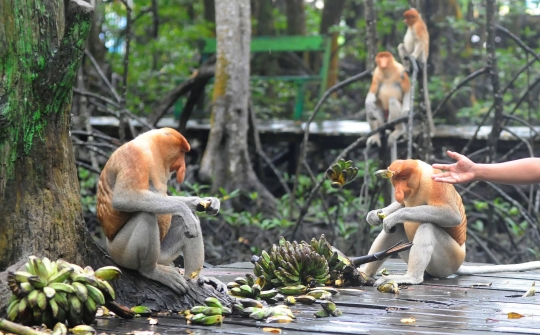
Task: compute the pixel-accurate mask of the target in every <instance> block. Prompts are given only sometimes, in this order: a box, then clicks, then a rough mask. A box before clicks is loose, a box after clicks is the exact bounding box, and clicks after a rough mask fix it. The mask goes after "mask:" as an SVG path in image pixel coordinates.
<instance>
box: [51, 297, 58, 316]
mask: <svg viewBox="0 0 540 335" xmlns="http://www.w3.org/2000/svg"><path fill="white" fill-rule="evenodd" d="M49 306H50V307H51V312H52V316H53V317H56V316H57V315H58V304H57V303H56V301H54V299H51V300H49Z"/></svg>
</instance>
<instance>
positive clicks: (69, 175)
mask: <svg viewBox="0 0 540 335" xmlns="http://www.w3.org/2000/svg"><path fill="white" fill-rule="evenodd" d="M0 6H1V8H2V10H1V12H2V15H1V16H0V26H1V27H4V29H5V32H3V33H0V44H1V45H3V46H6V48H2V50H3V51H2V53H1V54H0V59H1V68H0V75H1V78H3V80H2V82H1V85H2V88H1V89H0V92H1V93H2V94H3V98H2V99H3V101H2V103H0V115H2V116H3V117H5V118H6V119H7V121H8V122H7V125H6V126H5V127H4V128H3V131H4V132H5V137H4V138H2V141H1V142H0V213H2V215H0V270H5V269H6V268H7V267H8V265H10V264H13V263H16V262H18V261H19V260H20V259H21V258H23V257H26V256H28V255H31V254H36V255H43V254H44V253H47V255H48V256H49V257H52V258H59V257H63V258H66V259H69V260H70V261H74V262H79V263H80V262H82V260H83V259H84V258H86V257H87V256H88V255H87V252H88V249H87V248H86V246H85V243H86V242H87V240H85V238H84V230H85V227H84V221H83V217H82V209H81V203H80V197H79V187H78V180H77V174H76V169H75V162H74V156H73V148H72V146H71V140H70V137H69V123H70V117H69V113H70V109H71V99H72V93H71V87H72V85H73V83H74V82H75V79H76V77H77V70H78V68H79V65H80V61H81V58H82V55H83V53H84V46H85V44H86V38H87V36H88V33H89V31H90V26H91V22H92V15H93V9H92V7H91V6H90V4H88V3H87V2H84V1H82V0H71V1H70V2H69V8H68V10H67V12H66V13H65V12H64V11H65V9H64V6H63V5H61V6H59V2H58V1H52V0H36V2H35V6H36V8H41V9H42V10H40V11H38V10H35V8H33V7H32V6H28V5H27V4H26V3H24V2H22V1H17V0H16V1H10V0H2V1H1V2H0ZM66 21H67V22H66ZM64 22H65V24H64ZM75 46H77V47H75ZM1 300H2V299H0V301H1ZM4 301H5V300H4Z"/></svg>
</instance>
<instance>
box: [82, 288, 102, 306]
mask: <svg viewBox="0 0 540 335" xmlns="http://www.w3.org/2000/svg"><path fill="white" fill-rule="evenodd" d="M86 289H87V291H88V296H89V297H91V298H92V299H94V301H95V302H96V303H98V304H100V305H105V296H104V295H103V293H102V292H101V291H100V290H99V289H98V288H96V287H94V286H92V285H86Z"/></svg>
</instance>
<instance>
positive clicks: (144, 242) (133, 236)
mask: <svg viewBox="0 0 540 335" xmlns="http://www.w3.org/2000/svg"><path fill="white" fill-rule="evenodd" d="M189 150H190V146H189V143H188V141H187V140H186V139H185V138H184V136H182V135H181V134H180V133H179V132H177V131H176V130H174V129H172V128H162V129H156V130H151V131H148V132H146V133H144V134H141V135H139V136H138V137H136V138H135V139H133V140H132V141H130V142H128V143H125V144H124V145H122V146H121V147H120V148H118V149H117V150H116V151H115V152H114V153H113V154H112V155H111V157H110V158H109V161H108V162H107V164H106V165H105V167H104V168H103V171H102V172H101V175H100V178H99V182H98V190H97V217H98V220H99V222H100V224H101V226H102V228H103V232H104V234H105V236H106V237H107V250H108V251H109V253H110V255H111V257H112V259H113V260H114V261H115V262H116V263H117V264H118V265H120V266H123V267H126V268H128V269H133V270H138V271H139V273H140V274H141V275H143V276H145V277H147V278H150V279H153V280H156V281H158V282H160V283H162V284H165V285H167V286H168V287H170V288H171V289H173V290H175V291H176V292H178V293H185V292H186V291H187V289H188V287H189V286H188V283H187V280H186V278H195V277H197V276H198V274H199V272H200V270H201V269H202V267H203V263H204V243H203V237H202V233H201V227H200V221H199V218H198V217H197V215H196V214H195V211H206V213H208V214H210V215H216V214H217V213H218V212H219V208H220V202H219V200H218V199H217V198H212V197H208V198H203V199H201V198H199V197H178V196H168V195H167V181H168V180H169V179H170V177H171V175H172V174H173V173H174V172H176V179H177V181H178V182H179V183H182V182H183V181H184V177H185V173H186V164H185V154H186V152H188V151H189ZM181 253H183V255H184V275H185V277H184V276H182V274H181V273H180V272H179V269H177V268H176V267H174V265H172V262H173V261H174V260H175V259H176V258H177V257H178V256H179V255H180V254H181ZM202 281H203V282H204V281H206V282H207V283H210V284H212V285H213V286H214V287H216V288H218V289H219V290H223V289H224V285H223V284H222V283H221V282H219V281H218V280H216V279H214V278H204V277H202Z"/></svg>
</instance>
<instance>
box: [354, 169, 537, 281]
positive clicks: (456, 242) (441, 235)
mask: <svg viewBox="0 0 540 335" xmlns="http://www.w3.org/2000/svg"><path fill="white" fill-rule="evenodd" d="M440 172H441V171H440V170H437V169H434V168H433V167H432V166H431V165H429V164H427V163H425V162H422V161H419V160H412V159H409V160H396V161H394V162H393V163H392V164H390V166H389V167H388V169H387V170H381V171H378V172H377V173H376V174H377V175H378V176H381V177H384V178H390V179H391V182H392V185H393V186H394V189H395V198H396V202H394V203H392V204H390V205H389V206H388V207H385V208H382V209H379V210H372V211H370V212H369V213H368V215H367V217H366V221H367V222H368V223H369V224H370V225H372V226H378V225H381V224H382V225H383V230H382V231H381V233H380V234H379V235H378V236H377V238H376V239H375V241H374V242H373V244H372V246H371V248H370V250H369V254H373V253H375V252H378V251H382V250H384V249H386V248H389V247H391V246H393V245H395V244H396V243H398V242H400V241H412V242H413V246H412V248H411V249H410V250H407V251H404V252H401V253H400V257H401V258H402V259H403V260H404V261H405V262H407V264H408V265H407V272H406V274H404V275H391V276H384V277H382V278H380V279H378V280H377V281H376V282H375V284H374V285H375V286H378V285H381V284H384V283H386V282H389V281H394V282H396V283H397V284H420V283H421V282H423V281H424V272H427V273H428V274H430V275H431V276H433V277H438V278H444V277H448V276H450V275H451V274H454V273H456V274H479V273H492V272H500V271H524V270H534V269H539V268H540V262H528V263H521V264H511V265H491V266H489V265H488V266H464V265H462V263H463V261H464V260H465V240H466V237H467V236H466V233H467V217H466V216H465V208H464V206H463V203H462V200H461V196H460V195H459V193H458V192H457V191H456V189H455V188H454V186H453V185H451V184H446V183H440V182H436V181H433V180H432V177H431V176H432V175H434V174H438V173H440ZM383 263H384V260H381V261H376V262H372V263H368V264H364V265H363V266H362V267H361V268H360V271H362V272H364V273H365V274H367V275H368V276H370V277H373V276H374V275H375V274H376V273H377V270H378V269H379V267H380V266H381V265H382V264H383Z"/></svg>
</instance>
